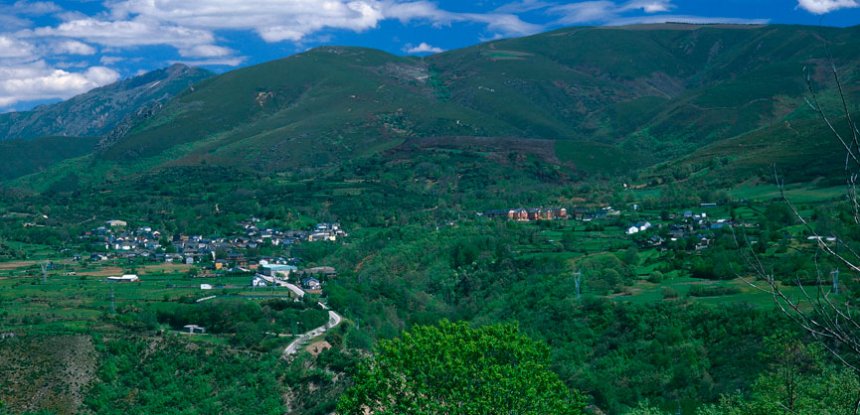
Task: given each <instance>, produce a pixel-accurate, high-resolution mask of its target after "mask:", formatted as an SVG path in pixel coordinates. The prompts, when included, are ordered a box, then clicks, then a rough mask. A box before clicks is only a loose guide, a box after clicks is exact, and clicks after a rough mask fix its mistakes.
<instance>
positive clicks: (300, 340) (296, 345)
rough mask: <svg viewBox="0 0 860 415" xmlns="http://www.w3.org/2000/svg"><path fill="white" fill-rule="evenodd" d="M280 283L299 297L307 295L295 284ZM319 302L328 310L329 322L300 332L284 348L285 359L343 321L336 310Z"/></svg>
mask: <svg viewBox="0 0 860 415" xmlns="http://www.w3.org/2000/svg"><path fill="white" fill-rule="evenodd" d="M279 285H281V286H282V287H287V288H289V289H290V291H292V292H294V293H296V295H298V296H299V298H303V297H304V296H305V292H304V291H303V290H302V289H301V288H299V287H297V286H295V285H293V284H290V283H288V282H283V281H282V284H279ZM317 304H319V306H320V307H321V308H322V309H323V310H328V322H327V323H325V324H324V325H322V326H319V327H317V328H315V329H313V330H311V331H308V332H306V333H302V334H300V335H299V336H298V337H296V339H295V340H293V341H292V342H290V344H288V345H287V348H285V349H284V354H283V357H284V358H285V359H286V358H288V357H290V356H292V355H295V354H296V353H298V352H299V350H301V348H302V346H304V345H306V344H308V342H310V341H311V339H313V338H315V337H319V336H322V335H323V334H325V332H327V331H329V330H331V329H333V328H335V327H337V326H338V324H340V323H341V322H342V321H343V317H341V316H340V314H338V313H335V312H334V311H332V310H330V309H329V308H328V306H327V305H325V304H323V303H317Z"/></svg>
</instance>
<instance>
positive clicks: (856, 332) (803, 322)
mask: <svg viewBox="0 0 860 415" xmlns="http://www.w3.org/2000/svg"><path fill="white" fill-rule="evenodd" d="M804 71H806V68H804ZM831 74H832V76H833V78H834V80H835V83H836V95H837V97H838V98H840V101H839V103H840V104H841V109H840V111H841V116H842V117H844V121H845V125H844V126H842V125H837V123H836V122H835V121H834V120H831V117H830V116H829V115H828V114H827V112H826V111H825V109H824V108H823V107H822V105H821V102H820V101H819V98H818V92H817V91H816V89H815V87H814V86H813V82H812V77H811V75H807V87H808V91H809V98H808V99H807V103H808V104H809V106H810V107H811V108H812V110H813V111H814V112H815V113H816V114H817V115H818V117H819V119H820V120H821V121H822V123H823V124H824V125H825V126H826V131H827V132H828V133H829V134H831V135H832V136H833V138H834V139H835V140H834V141H835V142H836V143H838V144H837V145H838V146H839V147H840V148H841V149H842V150H844V151H845V163H844V173H845V175H846V184H847V190H846V197H845V205H843V206H842V208H843V209H844V210H845V211H846V212H847V213H848V214H846V215H845V216H846V217H847V218H848V219H847V220H844V221H843V223H842V226H841V228H842V229H843V230H844V232H843V235H837V239H836V242H835V243H830V242H828V241H827V240H826V237H828V236H830V235H822V234H820V233H819V230H820V229H816V226H814V225H815V223H813V222H812V221H810V220H807V219H806V218H804V217H803V215H801V213H800V209H798V208H797V207H796V206H795V205H794V204H793V203H792V202H791V201H790V200H789V199H788V197H786V195H785V191H784V183H783V180H782V178H781V177H780V176H779V174H778V173H777V172H776V169H774V170H775V171H774V177H775V180H776V183H777V185H778V186H779V187H780V189H781V190H782V200H783V202H784V203H783V204H782V205H781V207H780V208H779V209H777V208H776V207H775V206H770V207H768V211H769V215H768V216H769V217H777V218H779V220H780V222H783V223H791V222H792V221H798V222H800V224H801V225H802V226H804V227H805V229H806V231H807V232H808V234H809V235H811V236H812V238H813V240H816V241H817V245H816V252H814V253H813V254H810V257H811V258H813V259H814V261H813V262H814V263H815V271H816V279H815V280H816V281H815V285H816V288H804V287H803V285H802V282H801V281H800V279H799V277H797V276H796V282H797V285H798V286H799V287H800V288H801V291H802V295H800V296H799V298H798V297H796V296H792V295H788V294H786V292H785V291H784V290H783V289H782V287H781V284H780V283H779V281H778V279H777V278H776V277H775V275H774V274H775V272H774V269H773V268H771V267H770V266H769V265H768V264H766V263H765V261H763V260H762V259H761V258H760V257H759V255H758V252H755V251H753V250H750V251H749V252H748V254H749V263H750V265H751V267H752V268H753V269H754V270H755V272H756V274H757V276H758V277H759V278H760V279H761V280H763V281H765V284H766V285H765V286H764V288H765V289H767V290H769V291H770V292H771V293H772V295H773V297H774V300H775V302H776V304H777V306H778V307H779V309H780V310H781V311H782V312H783V313H784V314H785V315H787V316H788V317H789V318H791V319H792V320H793V321H794V322H795V323H796V324H798V325H799V326H800V327H802V328H803V329H804V330H806V331H807V332H808V333H810V334H811V335H812V336H814V337H815V338H817V339H819V340H821V344H822V345H823V346H824V347H825V348H826V349H827V350H828V351H830V352H831V353H832V354H833V355H834V356H836V357H837V358H838V359H839V360H840V361H841V363H842V364H843V365H844V366H845V367H847V368H849V369H851V370H852V371H853V373H851V374H850V376H846V375H845V374H843V373H829V374H823V375H821V379H817V380H816V381H814V382H813V384H824V383H828V382H831V383H832V384H833V385H834V388H835V390H836V391H837V392H838V393H841V394H842V395H840V396H839V398H836V399H832V401H837V402H836V403H832V404H830V405H829V406H828V405H825V404H823V402H825V401H826V398H827V396H821V395H822V394H821V393H819V395H816V396H814V398H812V399H811V401H812V402H813V403H814V404H816V405H818V407H815V408H814V409H816V410H808V409H807V410H796V409H795V407H794V406H795V405H797V406H803V405H804V404H803V402H802V401H800V399H801V398H800V397H799V396H798V395H797V392H796V390H791V391H789V392H790V393H789V392H786V385H792V387H793V388H795V387H797V385H795V383H794V381H793V379H795V378H791V380H792V382H786V374H793V373H794V372H792V371H788V372H786V371H783V372H782V373H780V374H778V375H782V376H781V377H780V376H777V377H776V379H770V381H768V379H763V380H761V379H760V381H759V383H762V382H764V383H769V387H766V388H763V390H765V391H773V390H781V391H782V392H783V395H784V396H788V397H790V398H791V400H790V401H789V402H787V403H786V402H785V399H783V398H780V397H777V399H776V402H778V405H779V408H781V409H785V411H784V412H786V413H789V412H790V413H853V414H857V413H858V411H860V398H858V393H857V387H856V383H857V379H856V375H857V374H858V373H860V365H858V362H860V319H858V317H857V312H858V311H860V310H858V308H857V306H856V305H855V304H853V303H852V301H850V298H849V297H848V296H840V295H839V294H838V291H839V290H838V285H837V282H836V281H838V280H837V279H835V278H834V279H833V281H831V272H830V271H831V270H832V268H830V267H831V266H833V265H836V266H839V267H843V270H844V269H846V268H847V271H848V272H849V273H850V274H848V273H846V275H845V280H848V281H850V282H851V283H854V281H853V279H851V278H850V277H851V276H856V275H857V273H860V253H858V251H857V250H855V249H853V248H852V242H853V241H856V238H854V237H853V235H852V234H856V231H857V229H858V227H860V197H858V194H857V188H856V182H857V179H858V177H860V129H858V128H857V125H856V124H855V123H854V120H853V118H852V114H851V111H850V110H849V105H848V102H847V98H846V94H845V91H844V89H843V86H842V83H841V82H840V78H839V75H838V72H837V70H836V65H835V64H832V65H831ZM838 168H840V169H842V168H843V166H842V165H840V166H839V167H838ZM780 209H781V210H782V212H781V214H777V213H780V212H778V210H780ZM826 228H829V227H826ZM843 238H844V239H843ZM760 243H761V242H760ZM840 248H841V249H840ZM836 275H838V273H837V274H836ZM753 285H755V283H753ZM833 287H836V289H834V288H833ZM834 379H836V380H835V381H834ZM796 400H797V402H795V401H796ZM726 401H727V402H728V401H739V399H727V400H726ZM774 401H775V400H774V399H771V400H769V401H768V402H774ZM745 404H747V403H745ZM721 405H722V404H721ZM810 408H812V406H810ZM819 408H820V409H819ZM825 408H826V409H827V410H826V411H825V410H824V409H825ZM818 410H820V412H819V411H818ZM840 411H844V412H840ZM709 413H710V412H709ZM713 413H735V412H730V411H723V410H719V409H718V410H717V412H713ZM737 413H748V414H753V413H775V412H774V408H764V409H763V410H755V411H754V410H752V409H751V408H747V410H744V411H740V412H737Z"/></svg>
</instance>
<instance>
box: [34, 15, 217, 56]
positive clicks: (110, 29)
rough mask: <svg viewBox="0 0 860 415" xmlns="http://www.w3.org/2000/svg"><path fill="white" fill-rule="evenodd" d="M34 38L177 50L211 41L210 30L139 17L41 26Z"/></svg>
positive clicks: (212, 39)
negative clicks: (164, 46) (80, 40)
mask: <svg viewBox="0 0 860 415" xmlns="http://www.w3.org/2000/svg"><path fill="white" fill-rule="evenodd" d="M32 35H33V36H36V37H66V38H72V39H82V40H86V41H88V42H91V43H96V44H99V45H103V46H111V47H130V46H148V45H173V46H176V47H178V48H180V49H182V48H193V47H194V46H199V45H205V44H211V43H212V42H214V40H215V37H214V36H213V35H212V33H211V32H208V31H204V30H196V29H189V28H185V27H178V26H164V25H162V24H160V23H159V22H156V21H151V20H146V19H139V20H128V21H105V20H98V19H95V18H85V19H76V20H71V21H68V22H64V23H61V24H60V25H59V26H57V27H41V28H38V29H35V30H33V31H32Z"/></svg>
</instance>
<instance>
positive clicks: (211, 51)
mask: <svg viewBox="0 0 860 415" xmlns="http://www.w3.org/2000/svg"><path fill="white" fill-rule="evenodd" d="M179 54H180V55H182V56H185V57H189V58H220V57H224V56H230V55H232V54H233V50H232V49H229V48H224V47H221V46H216V45H194V46H191V47H189V48H183V49H180V50H179Z"/></svg>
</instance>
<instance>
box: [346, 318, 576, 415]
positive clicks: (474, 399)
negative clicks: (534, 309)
mask: <svg viewBox="0 0 860 415" xmlns="http://www.w3.org/2000/svg"><path fill="white" fill-rule="evenodd" d="M549 363H550V359H549V349H548V348H547V347H546V346H544V345H542V344H539V343H536V342H534V341H533V340H531V339H529V338H528V337H525V336H523V335H521V334H520V333H519V332H518V330H517V328H516V327H515V326H484V327H482V328H480V329H471V328H469V325H468V324H466V323H460V324H455V323H450V322H448V321H444V320H443V321H442V322H441V323H440V325H439V327H438V328H437V327H432V326H417V327H414V328H413V329H412V330H410V331H408V332H405V333H403V337H402V338H400V339H395V340H383V341H381V342H380V343H379V345H378V346H377V349H376V351H375V356H374V358H373V360H372V361H369V362H367V363H365V365H363V366H362V367H361V368H360V369H359V372H358V374H357V375H356V377H355V379H354V382H355V386H353V387H352V388H351V389H350V390H349V392H348V393H347V394H346V395H345V396H344V397H343V398H341V401H340V404H339V405H338V412H339V413H342V414H364V413H366V412H367V411H368V410H370V411H371V413H374V414H380V415H389V414H390V415H395V414H438V413H466V414H497V413H522V414H549V413H551V414H559V415H577V414H581V413H582V408H583V407H584V406H585V405H584V403H583V400H582V399H581V398H579V397H575V396H574V395H572V394H571V392H570V391H569V390H568V389H567V387H566V386H565V385H564V383H562V382H561V380H559V378H558V375H556V374H555V373H553V372H551V371H550V370H549Z"/></svg>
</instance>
